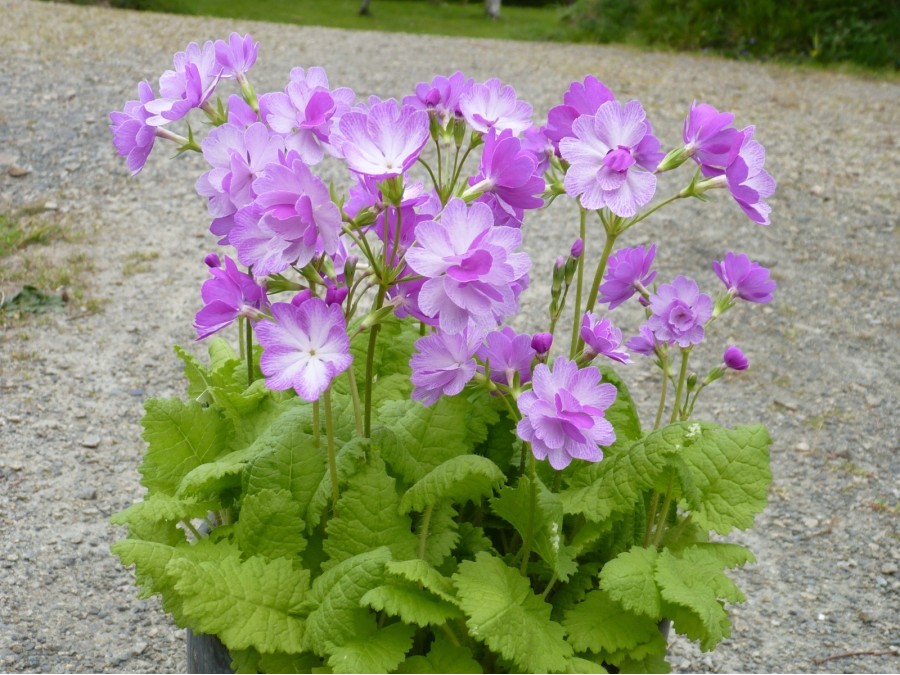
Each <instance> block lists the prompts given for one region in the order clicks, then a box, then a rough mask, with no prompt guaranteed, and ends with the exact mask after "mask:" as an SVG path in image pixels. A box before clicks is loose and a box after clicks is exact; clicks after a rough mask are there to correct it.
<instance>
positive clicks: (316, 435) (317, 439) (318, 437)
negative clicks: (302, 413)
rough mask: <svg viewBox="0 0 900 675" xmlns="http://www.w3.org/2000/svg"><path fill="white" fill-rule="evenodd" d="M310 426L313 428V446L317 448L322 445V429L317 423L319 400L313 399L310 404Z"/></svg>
mask: <svg viewBox="0 0 900 675" xmlns="http://www.w3.org/2000/svg"><path fill="white" fill-rule="evenodd" d="M312 414H313V418H312V428H313V447H314V448H315V449H316V450H318V449H319V448H320V447H322V429H321V427H320V424H319V402H318V401H313V404H312Z"/></svg>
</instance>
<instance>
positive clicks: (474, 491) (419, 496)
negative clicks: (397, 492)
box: [400, 455, 506, 513]
mask: <svg viewBox="0 0 900 675" xmlns="http://www.w3.org/2000/svg"><path fill="white" fill-rule="evenodd" d="M505 481H506V477H505V476H504V475H503V472H502V471H501V470H500V468H499V467H498V466H497V465H496V464H494V463H493V462H492V461H491V460H489V459H487V458H486V457H479V456H478V455H459V456H458V457H452V458H450V459H448V460H447V461H445V462H443V463H442V464H439V465H438V466H436V467H435V468H434V469H432V470H431V471H429V472H428V473H427V474H425V475H424V476H423V477H422V478H420V479H419V480H418V481H417V482H416V483H415V484H414V485H413V486H412V487H411V488H409V490H407V491H406V494H404V495H403V499H402V500H401V501H400V511H401V512H402V513H409V512H410V511H424V510H425V508H426V507H428V506H434V505H435V504H437V503H438V502H440V501H441V500H449V501H451V502H453V503H456V504H465V503H466V502H467V501H472V502H476V503H477V502H479V501H481V499H482V497H487V496H488V495H491V494H493V492H494V490H497V489H499V488H500V486H502V485H503V483H504V482H505Z"/></svg>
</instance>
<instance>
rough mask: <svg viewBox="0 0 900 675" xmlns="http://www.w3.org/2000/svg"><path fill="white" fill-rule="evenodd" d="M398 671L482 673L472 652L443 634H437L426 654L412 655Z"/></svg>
mask: <svg viewBox="0 0 900 675" xmlns="http://www.w3.org/2000/svg"><path fill="white" fill-rule="evenodd" d="M396 672H398V673H481V672H483V671H482V669H481V666H480V665H479V663H478V661H476V660H475V659H473V658H472V652H470V651H469V650H468V649H467V648H466V647H464V646H462V645H454V644H453V643H451V642H450V640H448V639H447V638H446V637H444V636H443V635H440V634H438V635H436V636H435V638H434V642H432V643H431V649H429V650H428V653H427V654H426V655H425V656H410V657H409V658H408V659H406V661H404V662H403V663H401V664H400V667H399V668H397V671H396Z"/></svg>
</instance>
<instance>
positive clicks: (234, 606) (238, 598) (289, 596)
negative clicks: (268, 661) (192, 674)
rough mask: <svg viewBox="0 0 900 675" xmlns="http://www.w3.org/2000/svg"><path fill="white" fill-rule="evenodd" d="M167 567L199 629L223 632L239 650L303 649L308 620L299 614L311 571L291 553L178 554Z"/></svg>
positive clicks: (227, 639) (183, 602)
mask: <svg viewBox="0 0 900 675" xmlns="http://www.w3.org/2000/svg"><path fill="white" fill-rule="evenodd" d="M167 572H168V573H169V574H171V575H172V576H175V577H177V578H178V582H177V583H176V584H175V590H176V591H177V592H178V593H179V595H180V596H181V597H182V610H183V612H184V615H185V617H186V618H187V619H189V620H190V621H191V624H192V625H193V626H195V628H196V630H198V631H200V632H202V633H212V634H215V635H219V636H221V639H222V640H223V641H224V642H225V643H226V644H228V645H229V646H231V647H234V648H235V649H246V648H247V647H253V648H254V649H256V650H258V651H260V652H263V653H265V652H276V651H286V652H300V651H302V649H303V648H302V639H303V620H302V619H300V618H298V616H297V614H298V612H299V610H300V606H301V603H302V602H303V600H304V599H305V597H306V594H307V592H308V590H309V572H307V571H306V570H298V569H296V568H295V567H294V566H293V565H292V564H291V562H290V561H289V560H287V559H286V558H279V559H277V560H271V561H266V560H264V559H263V558H260V557H256V556H254V557H251V558H248V559H247V560H245V561H241V559H240V557H239V555H238V554H234V555H232V556H229V557H228V558H225V559H223V560H219V561H217V562H215V563H212V562H200V563H195V562H192V561H191V560H187V559H174V560H172V561H171V562H170V563H169V564H168V565H167Z"/></svg>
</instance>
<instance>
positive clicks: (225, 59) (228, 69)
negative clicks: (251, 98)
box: [215, 33, 259, 80]
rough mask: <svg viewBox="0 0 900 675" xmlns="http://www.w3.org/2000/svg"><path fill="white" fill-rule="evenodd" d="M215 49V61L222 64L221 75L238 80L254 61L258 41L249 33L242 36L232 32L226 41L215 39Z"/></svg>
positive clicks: (257, 50) (257, 49)
mask: <svg viewBox="0 0 900 675" xmlns="http://www.w3.org/2000/svg"><path fill="white" fill-rule="evenodd" d="M215 49H216V61H218V63H219V65H220V66H222V77H234V78H237V79H238V80H240V79H241V78H243V76H244V73H246V72H247V71H248V70H250V69H251V68H252V67H253V64H255V63H256V55H257V53H258V52H259V43H258V42H255V41H254V40H253V38H252V37H250V34H249V33H248V34H247V35H245V36H244V37H241V36H240V35H238V34H237V33H232V34H231V35H229V36H228V42H227V43H226V42H225V40H216V44H215Z"/></svg>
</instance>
